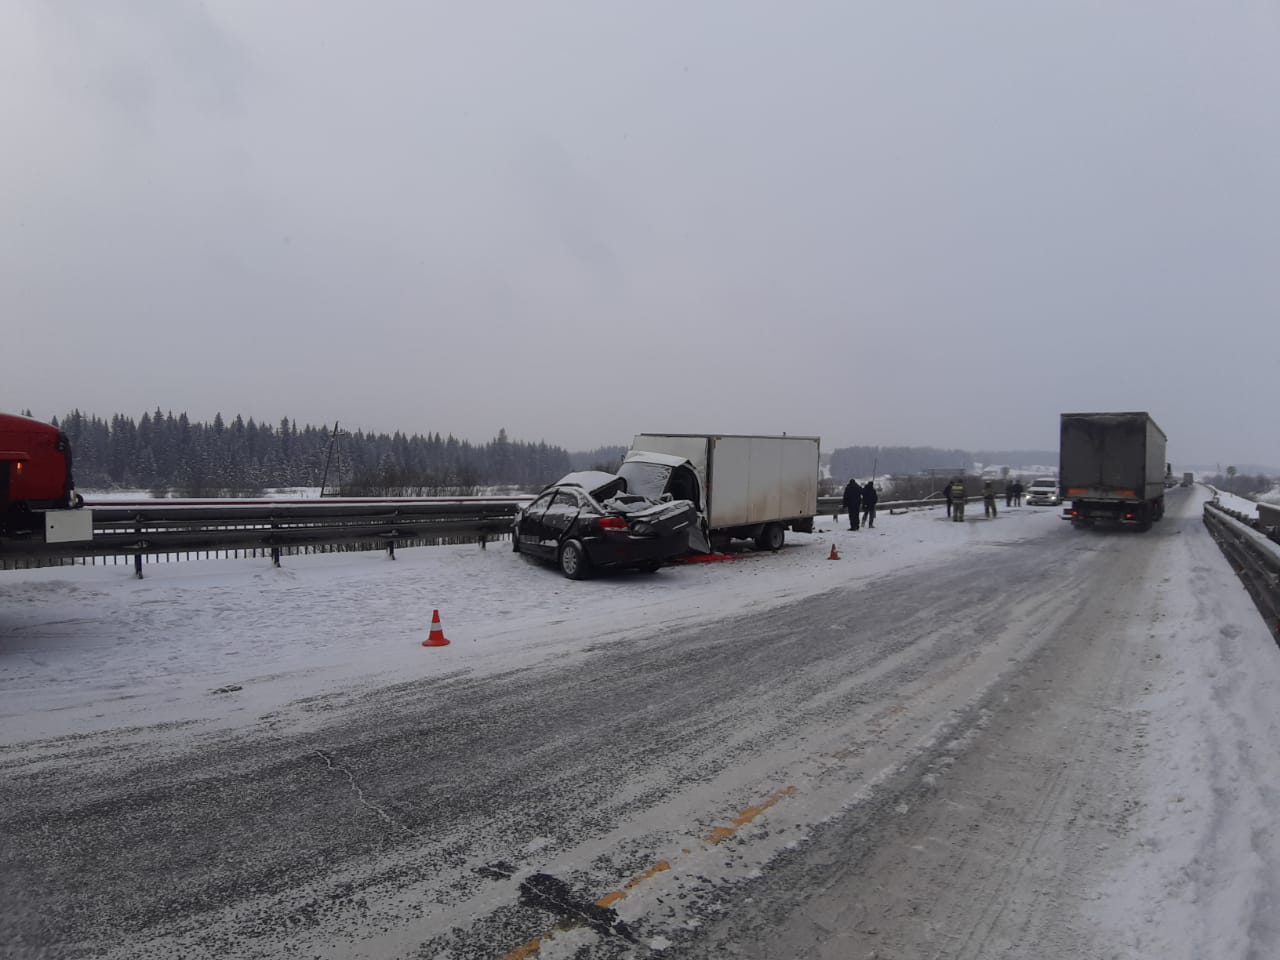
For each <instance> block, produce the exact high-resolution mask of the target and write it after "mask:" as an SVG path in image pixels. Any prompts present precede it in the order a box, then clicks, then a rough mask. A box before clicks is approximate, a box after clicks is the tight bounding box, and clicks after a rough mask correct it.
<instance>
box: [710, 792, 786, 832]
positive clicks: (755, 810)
mask: <svg viewBox="0 0 1280 960" xmlns="http://www.w3.org/2000/svg"><path fill="white" fill-rule="evenodd" d="M795 792H796V788H795V787H783V788H782V789H781V790H779V791H778V792H777V793H775V794H772V795H771V796H770V797H769V798H768V799H767V800H764V801H763V802H761V803H758V804H756V805H755V806H754V807H746V808H744V809H743V810H742V812H741V813H739V814H738V815H737V816H736V817H731V818H730V819H729V822H730V823H731V824H733V826H732V827H716V828H715V829H714V830H712V831H711V832H710V833H709V834H707V835H706V836H705V837H703V838H702V839H703V840H706V841H707V843H724V841H726V840H728V839H729V838H730V837H732V836H733V835H734V834H735V833H737V832H738V829H739V828H740V827H745V826H746V825H747V824H748V823H750V822H751V821H752V820H754V819H755V818H756V817H758V816H760V814H762V813H764V812H765V811H766V810H768V809H769V808H770V807H772V806H773V805H774V804H775V803H777V802H778V801H779V800H782V799H783V798H785V797H789V796H791V795H792V794H793V793H795Z"/></svg>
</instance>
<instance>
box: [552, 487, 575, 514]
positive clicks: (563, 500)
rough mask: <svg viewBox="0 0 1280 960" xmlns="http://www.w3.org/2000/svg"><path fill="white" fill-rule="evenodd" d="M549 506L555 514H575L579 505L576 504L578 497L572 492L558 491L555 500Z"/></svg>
mask: <svg viewBox="0 0 1280 960" xmlns="http://www.w3.org/2000/svg"><path fill="white" fill-rule="evenodd" d="M551 506H552V507H553V508H555V510H556V511H557V512H559V511H564V512H566V513H576V512H577V510H578V507H579V506H580V504H579V503H578V495H577V494H576V493H574V492H573V491H572V490H560V491H559V492H557V493H556V498H555V500H554V501H553V502H552V504H551Z"/></svg>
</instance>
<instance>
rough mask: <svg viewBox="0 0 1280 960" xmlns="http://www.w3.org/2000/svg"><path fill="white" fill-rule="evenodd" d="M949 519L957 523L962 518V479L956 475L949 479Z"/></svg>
mask: <svg viewBox="0 0 1280 960" xmlns="http://www.w3.org/2000/svg"><path fill="white" fill-rule="evenodd" d="M950 490H951V519H952V520H955V521H956V522H957V523H959V522H961V521H963V520H964V480H962V479H961V478H960V477H956V478H955V479H954V480H952V481H951V486H950Z"/></svg>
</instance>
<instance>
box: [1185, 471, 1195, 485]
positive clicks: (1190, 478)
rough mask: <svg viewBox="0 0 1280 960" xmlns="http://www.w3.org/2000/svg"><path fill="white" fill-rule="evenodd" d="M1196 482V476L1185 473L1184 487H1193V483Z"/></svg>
mask: <svg viewBox="0 0 1280 960" xmlns="http://www.w3.org/2000/svg"><path fill="white" fill-rule="evenodd" d="M1195 482H1196V478H1195V476H1194V475H1192V474H1190V473H1184V474H1183V475H1182V485H1183V486H1184V487H1189V486H1191V485H1192V484H1193V483H1195Z"/></svg>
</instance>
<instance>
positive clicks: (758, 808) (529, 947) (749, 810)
mask: <svg viewBox="0 0 1280 960" xmlns="http://www.w3.org/2000/svg"><path fill="white" fill-rule="evenodd" d="M796 792H797V790H796V788H795V787H783V788H782V789H781V790H778V791H777V792H776V793H772V794H770V795H769V796H768V797H766V798H765V799H764V800H762V801H761V802H760V803H758V804H755V805H754V806H750V807H744V808H743V809H742V810H740V811H739V812H738V814H737V815H736V816H733V817H730V818H729V822H730V823H731V824H733V826H731V827H716V828H715V829H714V830H712V831H711V832H710V833H709V834H707V836H705V837H703V838H702V839H703V840H705V841H706V842H707V843H711V844H719V843H723V842H724V841H725V840H728V839H729V838H730V837H732V836H733V835H734V834H735V833H737V832H738V830H739V829H740V828H742V827H745V826H746V825H747V824H748V823H750V822H751V821H752V820H754V819H756V817H758V816H760V814H762V813H764V812H765V811H766V810H768V809H769V808H770V807H772V806H773V805H774V804H776V803H778V801H780V800H783V799H785V798H787V797H789V796H791V795H792V794H794V793H796ZM680 852H681V853H683V854H686V855H688V854H691V853H692V852H693V851H692V850H690V849H689V848H688V847H685V848H683V849H682V850H681V851H680ZM670 869H671V861H669V860H659V861H658V862H657V863H655V864H654V865H653V866H652V867H650V868H649V869H648V870H646V871H645V872H644V873H642V874H640V875H639V876H635V877H632V878H631V879H630V880H628V881H627V882H626V883H624V884H623V885H622V889H621V890H614V891H612V892H611V893H606V894H605V895H604V896H603V897H601V898H600V899H599V900H597V901H596V906H597V907H608V906H612V905H613V904H615V903H617V902H618V901H619V900H622V899H623V898H625V897H626V895H627V893H628V891H630V890H633V889H634V888H636V887H638V886H640V884H642V883H644V882H645V881H646V880H649V879H651V878H653V877H655V876H657V875H658V874H660V873H662V872H663V871H665V870H670ZM554 935H555V933H554V931H552V932H551V933H545V934H543V935H542V936H540V937H535V938H534V939H532V940H530V941H529V942H528V943H525V944H521V945H520V946H518V947H516V948H515V949H514V950H512V951H511V952H510V953H504V954H503V955H502V960H527V958H528V957H532V956H535V955H536V954H537V952H538V950H539V949H541V947H542V944H543V941H545V940H548V939H550V938H551V937H552V936H554Z"/></svg>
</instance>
